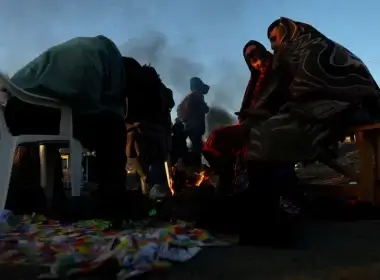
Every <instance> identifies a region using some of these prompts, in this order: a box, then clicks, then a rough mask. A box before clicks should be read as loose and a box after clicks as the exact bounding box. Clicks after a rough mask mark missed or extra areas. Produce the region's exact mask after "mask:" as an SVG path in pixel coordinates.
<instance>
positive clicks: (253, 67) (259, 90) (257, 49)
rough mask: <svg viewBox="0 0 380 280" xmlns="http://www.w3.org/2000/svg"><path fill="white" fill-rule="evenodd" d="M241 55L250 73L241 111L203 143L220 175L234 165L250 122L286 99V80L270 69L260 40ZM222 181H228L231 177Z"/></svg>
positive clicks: (265, 115)
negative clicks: (236, 121) (228, 123)
mask: <svg viewBox="0 0 380 280" xmlns="http://www.w3.org/2000/svg"><path fill="white" fill-rule="evenodd" d="M243 57H244V60H245V62H246V63H247V66H248V69H249V71H250V73H251V75H250V79H249V82H248V85H247V87H246V90H245V94H244V97H243V100H242V103H241V107H240V110H239V112H237V113H235V114H236V115H238V118H239V122H238V123H237V124H235V125H231V126H225V127H221V128H218V129H216V130H214V131H212V132H211V134H210V135H209V137H208V139H207V141H206V143H205V145H204V146H203V155H204V156H205V158H206V160H207V161H208V162H209V164H210V166H212V167H213V169H214V170H216V171H217V173H220V174H225V173H226V170H230V169H232V168H228V167H226V166H231V164H234V163H235V161H236V155H237V153H240V152H243V150H242V149H243V147H245V146H246V144H247V143H248V140H249V127H250V125H251V123H259V122H261V121H263V120H266V119H267V118H269V117H270V116H271V115H273V114H275V113H276V112H277V111H278V110H279V108H280V107H281V106H282V105H283V104H284V103H285V100H286V99H287V98H288V94H287V93H288V90H287V86H288V84H287V80H288V79H287V78H286V77H285V76H284V75H283V74H282V73H278V72H276V71H274V70H273V69H272V59H273V55H272V54H271V53H270V52H269V51H268V50H267V49H266V48H265V47H264V46H263V45H262V44H261V43H260V42H257V41H254V40H250V41H249V42H247V43H246V44H245V46H244V48H243ZM244 151H245V150H244ZM223 181H225V182H227V184H231V180H223ZM226 187H227V188H231V186H228V185H227V186H226Z"/></svg>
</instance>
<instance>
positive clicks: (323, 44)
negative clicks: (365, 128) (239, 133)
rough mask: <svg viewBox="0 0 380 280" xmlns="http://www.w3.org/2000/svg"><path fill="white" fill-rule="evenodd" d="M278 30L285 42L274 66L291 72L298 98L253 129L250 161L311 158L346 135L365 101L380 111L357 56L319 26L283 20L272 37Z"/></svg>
mask: <svg viewBox="0 0 380 280" xmlns="http://www.w3.org/2000/svg"><path fill="white" fill-rule="evenodd" d="M275 28H277V30H278V33H279V34H280V36H279V37H280V38H279V40H276V42H275V45H274V47H275V54H274V62H273V65H274V66H275V67H276V68H279V67H281V68H282V69H284V68H285V69H286V70H287V71H289V72H290V73H291V74H292V76H293V79H292V81H291V83H290V87H289V90H290V94H291V95H292V98H293V100H292V103H287V104H286V105H285V106H284V107H283V108H282V109H281V110H280V112H279V113H278V114H277V115H275V116H273V117H271V118H269V119H268V120H267V121H265V122H262V123H260V124H258V125H254V126H252V127H251V135H250V147H249V151H248V158H249V159H251V160H260V161H277V162H283V161H285V162H293V163H295V162H297V161H299V160H312V159H315V158H316V157H317V156H318V153H319V152H320V151H321V150H322V149H324V148H325V147H328V146H329V145H331V144H333V143H335V142H337V141H338V140H339V139H340V138H341V137H342V134H343V133H345V130H346V129H347V128H348V126H349V124H350V123H349V119H350V117H351V116H352V115H353V114H354V113H355V112H356V111H357V110H359V109H361V108H365V107H364V106H363V105H364V104H365V103H372V104H373V106H374V107H375V108H379V107H378V101H379V88H378V86H377V84H376V83H375V81H374V79H373V77H372V76H371V74H370V72H369V71H368V69H367V67H366V66H365V64H364V63H363V62H362V61H361V60H360V59H359V58H358V57H356V56H355V55H354V54H352V53H351V52H350V51H349V50H347V49H346V48H344V47H343V46H341V45H339V44H338V43H336V42H334V41H332V40H330V39H329V38H327V37H326V36H324V35H323V34H321V33H320V32H319V31H318V30H316V29H315V28H314V27H312V26H310V25H308V24H305V23H302V22H296V21H293V20H290V19H288V18H280V19H279V20H277V21H275V22H274V23H272V24H271V26H270V27H269V29H268V37H271V36H273V32H272V31H274V29H275ZM277 35H278V34H277ZM270 39H271V41H272V43H273V41H274V40H273V38H270ZM277 39H278V38H277ZM368 101H369V102H368ZM375 111H376V110H375Z"/></svg>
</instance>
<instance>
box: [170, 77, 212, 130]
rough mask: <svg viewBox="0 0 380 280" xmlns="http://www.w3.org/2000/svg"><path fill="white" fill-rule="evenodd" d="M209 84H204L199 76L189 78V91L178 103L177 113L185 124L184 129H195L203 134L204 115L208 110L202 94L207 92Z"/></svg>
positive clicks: (204, 127) (204, 128) (204, 125)
mask: <svg viewBox="0 0 380 280" xmlns="http://www.w3.org/2000/svg"><path fill="white" fill-rule="evenodd" d="M209 89H210V86H208V85H206V84H205V83H204V82H203V81H202V80H201V79H200V78H198V77H193V78H191V79H190V91H191V93H189V94H188V95H187V96H186V97H185V98H184V99H183V100H182V102H181V103H180V104H179V105H178V108H177V115H178V117H179V118H180V119H182V121H183V122H184V124H185V128H186V130H193V131H197V132H198V133H200V134H204V133H205V131H206V119H205V116H206V114H207V113H208V111H209V107H208V106H207V104H206V102H205V99H204V96H205V95H206V94H207V93H208V91H209Z"/></svg>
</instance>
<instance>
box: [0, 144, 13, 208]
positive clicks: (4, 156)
mask: <svg viewBox="0 0 380 280" xmlns="http://www.w3.org/2000/svg"><path fill="white" fill-rule="evenodd" d="M16 147H17V142H16V141H15V139H14V138H13V137H2V139H1V142H0V211H1V210H4V209H5V203H6V202H7V197H8V190H9V183H10V180H11V175H12V166H13V157H14V153H15V150H16Z"/></svg>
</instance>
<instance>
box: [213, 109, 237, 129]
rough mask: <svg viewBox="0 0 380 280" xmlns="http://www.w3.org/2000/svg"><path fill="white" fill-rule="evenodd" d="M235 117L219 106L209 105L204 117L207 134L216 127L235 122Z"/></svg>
mask: <svg viewBox="0 0 380 280" xmlns="http://www.w3.org/2000/svg"><path fill="white" fill-rule="evenodd" d="M236 121H237V120H236V117H234V116H232V115H231V114H230V113H229V112H228V111H227V110H226V109H224V108H220V107H210V111H209V113H208V114H207V117H206V125H207V134H209V133H210V132H211V131H213V130H215V129H216V128H219V127H222V126H226V125H231V124H233V123H235V122H236Z"/></svg>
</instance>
